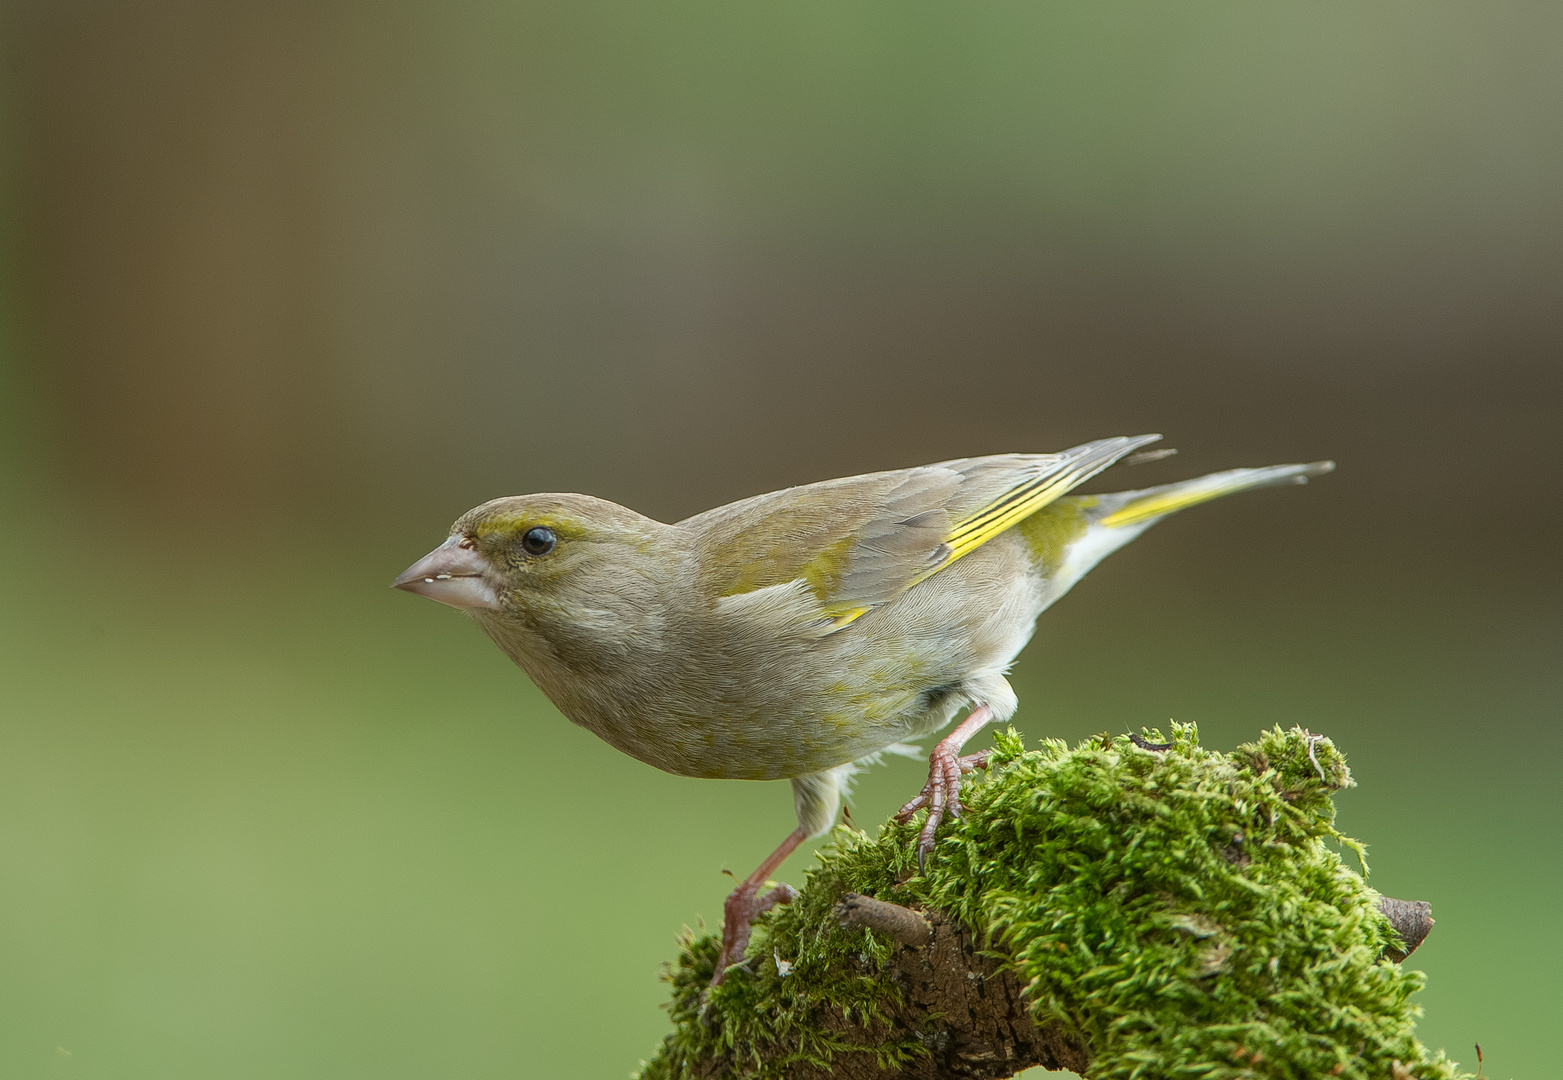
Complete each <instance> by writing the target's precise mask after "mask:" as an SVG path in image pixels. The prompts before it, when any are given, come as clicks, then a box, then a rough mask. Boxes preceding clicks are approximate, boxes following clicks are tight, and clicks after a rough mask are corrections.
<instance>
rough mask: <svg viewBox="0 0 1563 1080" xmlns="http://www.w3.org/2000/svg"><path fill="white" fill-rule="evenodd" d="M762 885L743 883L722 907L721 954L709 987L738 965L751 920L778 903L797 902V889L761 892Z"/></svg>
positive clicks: (785, 887) (745, 944) (719, 981)
mask: <svg viewBox="0 0 1563 1080" xmlns="http://www.w3.org/2000/svg"><path fill="white" fill-rule="evenodd" d="M764 887H765V883H764V882H758V881H745V882H744V883H743V884H742V885H740V886H738V888H736V889H734V890H733V891H732V892H731V893H730V894H729V895H728V897H727V903H725V904H723V905H722V955H721V956H719V957H717V959H716V971H714V972H713V973H712V974H711V985H712V986H719V985H721V982H722V978H723V976H725V975H726V974H727V968H728V965H729V964H737V963H740V962H741V961H742V960H743V958H744V953H745V951H747V950H748V948H749V931H750V930H751V929H753V927H754V920H756V919H758V918H759V917H760V916H761V915H764V914H765V913H766V912H767V911H769V910H771V908H773V907H775V906H776V905H777V904H790V903H792V902H793V900H795V899H797V896H798V890H797V889H794V888H793V887H792V886H791V885H787V884H782V885H778V886H776V887H775V888H774V889H771V890H770V891H769V892H766V893H763V894H762V893H761V892H760V890H761V889H762V888H764Z"/></svg>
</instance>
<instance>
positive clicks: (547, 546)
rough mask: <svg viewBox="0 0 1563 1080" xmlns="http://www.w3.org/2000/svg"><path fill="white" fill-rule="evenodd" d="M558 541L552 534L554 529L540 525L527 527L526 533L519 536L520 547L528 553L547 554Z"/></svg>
mask: <svg viewBox="0 0 1563 1080" xmlns="http://www.w3.org/2000/svg"><path fill="white" fill-rule="evenodd" d="M558 543H559V538H558V537H557V536H555V535H554V531H553V530H552V529H545V528H543V527H542V526H541V525H539V526H537V528H535V529H528V530H527V531H526V535H525V536H523V537H521V547H522V548H523V549H524V550H525V551H526V553H527V554H528V555H547V554H548V553H549V552H550V551H552V550H553V549H554V545H556V544H558Z"/></svg>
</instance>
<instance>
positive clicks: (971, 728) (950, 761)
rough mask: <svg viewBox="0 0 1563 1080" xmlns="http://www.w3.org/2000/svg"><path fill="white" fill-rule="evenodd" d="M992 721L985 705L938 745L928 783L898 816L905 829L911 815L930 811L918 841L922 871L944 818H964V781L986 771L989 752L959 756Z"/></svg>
mask: <svg viewBox="0 0 1563 1080" xmlns="http://www.w3.org/2000/svg"><path fill="white" fill-rule="evenodd" d="M991 719H993V710H992V709H991V708H989V707H988V706H986V705H979V706H978V707H977V708H975V709H973V710H972V711H971V715H970V716H968V717H966V719H964V720H962V721H961V722H960V725H959V726H958V727H956V729H955V730H954V731H952V732H950V734H949V735H947V736H946V737H945V738H943V739H941V740H939V745H938V746H935V747H934V748H933V752H932V753H930V754H929V755H928V782H927V783H926V784H924V785H923V790H922V792H921V793H919V794H918V796H917V798H915V799H913V800H912V801H911V802H909V803H907V804H906V805H905V806H903V807H901V812H900V813H898V814H897V815H896V816H895V819H896V820H897V821H899V822H901V823H902V824H903V825H904V824H906V822H908V821H910V820H912V815H913V814H915V813H917V811H919V810H921V809H922V808H923V807H925V806H926V807H927V808H928V820H927V821H925V822H924V823H923V831H922V833H921V834H920V835H919V836H918V837H917V869H918V870H919V871H920V870H922V868H923V863H924V862H926V861H927V859H928V853H929V852H930V851H932V850H933V841H934V836H935V834H937V833H938V831H939V822H941V821H943V820H944V815H945V814H946V813H948V814H949V815H950V816H951V817H960V816H961V798H960V795H961V777H962V776H964V775H965V774H966V773H969V772H971V771H972V770H974V769H984V768H987V765H988V752H987V751H983V752H982V753H980V754H970V755H968V756H966V757H961V756H960V754H961V747H963V746H965V745H966V743H967V741H968V740H970V739H971V737H972V736H973V735H975V734H977V732H978V731H979V730H981V728H982V725H984V724H986V723H987V722H988V721H989V720H991Z"/></svg>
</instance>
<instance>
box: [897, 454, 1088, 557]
mask: <svg viewBox="0 0 1563 1080" xmlns="http://www.w3.org/2000/svg"><path fill="white" fill-rule="evenodd" d="M1078 482H1079V470H1076V469H1070V470H1068V471H1066V472H1064V473H1063V474H1062V475H1058V476H1044V477H1038V478H1037V479H1035V480H1028V481H1027V482H1026V483H1024V484H1019V485H1016V486H1015V487H1013V488H1010V490H1008V491H1006V492H1005V493H1004V494H1003V495H1000V496H999V497H998V498H997V499H994V500H993V501H992V502H990V503H989V504H988V505H987V506H984V507H983V508H982V509H981V510H978V511H977V512H976V513H975V514H971V515H969V516H967V517H965V518H962V519H961V520H960V521H958V522H956V523H955V528H953V529H952V530H951V531H950V535H949V537H948V538H947V539H946V540H945V542H944V543H945V546H946V547H947V548H948V549H949V555H948V556H947V557H946V558H944V559H941V560H940V561H939V562H938V563H936V564H935V565H933V566H931V567H929V568H928V569H927V570H925V571H923V572H922V573H920V574H918V575H917V576H916V577H915V578H914V579H913V580H912V584H914V585H915V584H916V583H917V582H920V581H924V580H926V579H927V578H929V577H932V576H933V575H934V574H935V573H936V572H938V571H940V570H943V569H944V568H945V567H947V566H949V565H950V564H951V563H952V562H954V561H955V560H956V559H959V558H960V557H961V556H962V555H967V554H970V553H971V552H973V551H975V550H977V549H978V548H979V547H981V546H982V545H983V544H986V543H987V542H988V541H989V540H992V539H993V538H994V537H995V536H997V535H999V533H1001V532H1004V531H1005V530H1006V529H1008V528H1010V527H1011V526H1013V525H1015V524H1017V523H1019V522H1021V521H1024V520H1025V519H1026V518H1028V517H1030V516H1031V515H1032V514H1034V513H1036V512H1037V511H1038V510H1040V509H1042V508H1043V507H1044V506H1046V505H1047V504H1048V503H1050V502H1052V501H1053V500H1054V499H1056V498H1058V497H1059V496H1060V495H1062V494H1063V493H1064V492H1066V491H1068V490H1069V489H1070V488H1072V487H1073V486H1074V485H1075V484H1077V483H1078Z"/></svg>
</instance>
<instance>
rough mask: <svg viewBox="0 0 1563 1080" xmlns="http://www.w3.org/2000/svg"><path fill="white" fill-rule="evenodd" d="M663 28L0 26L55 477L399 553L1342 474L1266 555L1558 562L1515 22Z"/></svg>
mask: <svg viewBox="0 0 1563 1080" xmlns="http://www.w3.org/2000/svg"><path fill="white" fill-rule="evenodd" d="M682 10H683V12H684V14H683V16H682V17H681V18H675V19H665V20H663V21H661V22H653V21H652V20H651V19H650V18H648V17H647V15H646V14H645V13H644V12H640V13H637V12H636V11H634V10H628V9H616V8H614V7H612V6H608V7H600V6H595V5H580V6H574V5H552V6H549V5H525V4H511V5H485V4H479V3H470V4H458V5H433V4H427V3H415V2H412V0H400V2H395V3H389V4H376V5H370V4H355V3H346V2H336V3H288V2H275V0H267V2H263V3H250V4H209V3H197V2H193V0H144V2H140V3H135V4H129V3H115V2H104V0H94V2H86V0H53V2H50V3H46V4H44V3H31V4H29V3H19V4H13V5H12V6H11V10H10V13H9V25H10V30H9V32H8V34H7V36H8V38H9V39H10V45H9V47H8V48H7V53H8V55H9V66H10V74H9V79H10V81H11V82H12V84H13V90H14V94H13V95H12V98H13V107H14V113H13V118H12V129H13V136H14V140H15V145H16V148H17V154H16V157H15V165H14V168H13V181H14V184H13V186H14V199H13V213H14V214H15V220H16V225H15V226H14V228H13V234H14V235H15V236H16V238H17V246H16V255H17V267H16V271H15V274H14V277H15V279H16V280H17V281H18V282H20V290H19V293H18V297H19V300H18V302H17V305H16V306H17V311H18V314H19V323H20V327H21V340H22V341H23V343H24V345H23V348H22V349H21V350H20V355H19V357H18V363H19V365H20V367H21V368H22V371H23V376H24V377H23V379H22V385H23V386H25V387H27V388H29V392H30V393H31V395H32V397H31V398H30V399H29V400H28V401H27V406H28V408H29V410H30V411H31V413H32V415H33V416H34V417H36V418H38V422H37V423H35V424H34V425H33V428H32V430H33V432H34V433H35V434H36V436H37V440H38V441H37V444H36V446H35V453H36V455H37V457H38V459H39V460H40V461H42V462H43V463H44V467H45V468H46V469H48V470H49V474H50V476H51V477H52V478H53V479H54V480H55V481H57V482H58V483H59V484H60V485H62V487H64V488H66V489H68V490H71V491H78V492H86V493H90V494H91V495H92V496H93V497H97V498H104V499H108V500H111V501H112V502H113V503H114V505H116V506H119V507H123V508H125V510H126V512H129V513H132V514H138V515H145V516H146V517H147V518H148V519H149V520H151V521H162V520H168V519H178V520H185V521H189V520H195V521H203V522H207V523H219V524H220V525H222V526H224V527H226V526H228V525H238V526H241V527H243V528H254V527H255V526H256V524H257V523H264V522H269V521H285V520H286V521H296V520H302V521H305V522H309V521H312V520H318V519H323V518H338V517H348V518H351V517H352V516H354V515H361V514H365V513H368V514H370V515H371V516H372V517H374V518H375V519H377V520H378V519H382V518H384V519H387V520H389V519H396V520H398V521H406V522H408V523H409V525H410V523H411V521H412V520H413V519H420V520H421V519H422V518H423V516H424V515H428V522H427V525H428V528H429V529H432V530H434V531H435V532H437V531H438V530H439V529H440V528H442V527H443V525H444V522H445V520H446V519H448V518H450V517H453V516H454V515H455V514H456V513H458V512H459V511H460V510H462V509H463V508H465V507H466V506H467V505H469V504H472V503H475V502H477V501H480V500H481V499H484V498H488V497H492V496H495V495H499V494H505V493H514V492H520V491H527V490H559V489H564V490H586V491H591V492H593V493H596V494H601V495H604V496H607V497H611V498H615V499H618V500H621V501H624V502H626V503H629V504H632V505H634V506H636V507H637V508H639V509H641V510H643V511H646V512H648V513H651V514H653V515H656V516H660V517H664V518H677V517H679V516H682V515H684V514H687V513H691V512H695V511H697V510H699V509H701V508H703V507H705V506H707V505H711V504H715V503H717V502H720V501H725V500H727V499H731V498H735V497H739V496H742V495H744V494H748V493H753V492H756V491H759V490H764V489H767V488H770V487H776V486H783V485H786V484H791V483H797V482H804V481H808V480H813V479H820V478H824V477H828V476H833V475H842V474H847V473H852V472H858V471H864V470H869V469H876V468H886V467H896V466H902V465H911V464H916V463H920V462H923V461H927V460H933V459H937V458H941V457H948V456H953V455H957V454H969V453H977V452H989V451H1007V450H1030V451H1038V450H1051V449H1059V448H1062V447H1064V446H1067V445H1070V444H1073V443H1076V442H1080V441H1084V440H1086V439H1090V438H1095V437H1100V436H1105V435H1109V434H1118V433H1134V432H1140V431H1147V430H1149V431H1162V432H1164V433H1165V434H1166V435H1167V436H1168V439H1169V442H1168V445H1172V446H1176V447H1178V448H1179V449H1180V450H1181V451H1182V456H1181V457H1180V458H1178V459H1175V460H1174V461H1173V462H1171V463H1168V464H1165V465H1159V466H1155V467H1153V468H1147V469H1146V470H1144V473H1143V478H1142V477H1141V476H1140V475H1138V474H1136V475H1135V476H1134V477H1131V478H1130V479H1126V480H1125V479H1122V478H1114V482H1115V483H1121V484H1125V485H1130V486H1132V485H1134V484H1138V483H1149V482H1160V481H1162V480H1164V479H1170V478H1172V477H1174V476H1181V475H1187V474H1190V473H1192V472H1193V471H1196V470H1203V469H1213V468H1223V467H1230V466H1234V465H1249V464H1263V463H1269V462H1275V461H1288V460H1310V459H1317V458H1323V457H1333V458H1335V459H1337V460H1338V461H1339V462H1340V465H1341V471H1340V472H1339V473H1338V474H1337V475H1336V476H1334V477H1332V478H1330V480H1329V481H1328V482H1326V483H1324V484H1320V485H1318V488H1317V493H1316V494H1314V493H1310V496H1309V498H1310V501H1309V502H1308V504H1307V510H1306V514H1307V520H1306V521H1304V522H1302V523H1301V524H1298V523H1297V519H1298V517H1299V516H1300V512H1298V511H1297V508H1296V506H1291V507H1288V508H1287V510H1286V515H1287V516H1286V517H1285V518H1277V519H1275V520H1276V521H1282V520H1284V521H1286V522H1288V526H1287V527H1288V528H1290V527H1292V526H1293V525H1295V526H1296V528H1297V529H1298V530H1299V533H1298V535H1300V536H1302V537H1303V538H1305V539H1310V540H1312V541H1314V542H1333V539H1338V538H1340V537H1341V536H1342V535H1343V534H1349V536H1350V537H1351V538H1352V540H1353V542H1355V543H1360V544H1361V545H1363V546H1364V547H1372V546H1374V545H1380V546H1384V545H1388V547H1389V549H1391V550H1392V551H1394V550H1403V549H1404V547H1405V545H1407V544H1410V545H1411V547H1412V548H1425V549H1427V550H1434V549H1437V550H1444V549H1448V550H1449V551H1450V552H1452V553H1455V554H1457V556H1459V557H1470V558H1472V559H1473V561H1490V560H1491V559H1492V558H1493V557H1494V556H1495V555H1496V556H1497V557H1499V558H1500V559H1507V558H1518V559H1522V560H1527V561H1528V560H1529V559H1530V558H1531V557H1546V556H1547V553H1548V552H1550V551H1551V550H1553V549H1554V548H1555V537H1556V530H1557V528H1558V525H1559V512H1558V508H1559V500H1558V498H1557V491H1558V487H1559V481H1560V479H1563V475H1560V473H1563V469H1560V455H1559V454H1558V452H1557V448H1556V440H1555V438H1554V437H1553V432H1554V429H1555V428H1556V426H1557V420H1558V406H1559V402H1560V400H1563V395H1560V391H1563V365H1560V363H1559V355H1560V345H1563V306H1560V295H1563V293H1560V286H1563V203H1560V200H1559V199H1558V196H1557V193H1558V191H1559V190H1560V183H1559V181H1560V179H1563V177H1560V172H1563V170H1560V165H1563V134H1560V133H1563V128H1560V127H1559V125H1558V124H1557V123H1556V120H1557V116H1558V106H1559V104H1560V86H1563V65H1560V64H1559V63H1558V62H1557V61H1558V60H1559V56H1558V47H1557V40H1558V39H1557V35H1556V34H1555V33H1550V31H1555V30H1556V27H1557V22H1558V15H1557V10H1556V9H1555V8H1553V9H1548V8H1546V7H1535V8H1525V7H1520V6H1512V7H1504V8H1502V9H1501V10H1498V11H1497V12H1496V14H1490V15H1488V16H1485V17H1478V16H1476V15H1474V14H1472V13H1471V12H1469V11H1467V10H1465V9H1461V8H1456V7H1452V6H1449V7H1438V8H1436V11H1434V10H1433V9H1429V11H1428V13H1427V15H1426V17H1425V18H1424V19H1421V20H1420V21H1419V23H1418V25H1416V26H1415V27H1414V28H1413V30H1412V32H1411V33H1410V34H1409V36H1408V34H1407V23H1406V21H1404V20H1402V19H1398V18H1395V17H1392V16H1390V15H1386V14H1385V13H1384V12H1379V13H1377V14H1375V13H1368V12H1355V13H1351V14H1350V15H1349V16H1348V15H1347V14H1345V13H1343V12H1336V13H1335V16H1334V17H1325V16H1320V15H1319V14H1316V13H1315V14H1309V13H1307V12H1306V11H1304V10H1303V9H1301V8H1298V9H1295V10H1291V11H1289V13H1285V14H1280V15H1277V16H1276V18H1275V19H1274V20H1272V22H1271V23H1267V24H1261V23H1260V22H1258V21H1256V19H1255V18H1254V17H1252V16H1248V15H1243V14H1240V13H1238V12H1236V11H1233V10H1218V9H1213V8H1197V9H1191V10H1189V11H1186V12H1181V13H1174V12H1166V13H1162V14H1159V15H1148V16H1147V17H1146V18H1145V19H1143V20H1142V21H1140V22H1139V23H1137V24H1134V25H1127V24H1119V23H1115V22H1114V21H1113V20H1112V19H1110V18H1106V17H1103V16H1100V15H1098V16H1091V15H1086V14H1083V13H1080V14H1075V15H1064V14H1055V15H1053V16H1046V15H1043V14H1036V13H1033V14H1032V15H1020V14H1017V13H1014V12H1011V13H1010V14H1009V15H1008V16H1006V17H1005V18H1008V19H1011V20H1018V21H1019V22H1023V23H1025V24H1026V25H1027V26H1029V27H1031V28H1032V29H1034V30H1036V31H1037V33H1036V34H1035V35H1033V36H1031V37H1026V36H1025V35H1023V34H1021V35H1017V34H1016V33H1014V27H1013V26H1011V25H1008V24H1006V23H1005V22H1004V19H1001V18H999V17H998V16H990V17H988V18H986V19H985V20H984V19H978V20H968V21H965V22H959V21H957V20H955V19H954V18H953V17H952V16H950V15H949V14H948V13H946V14H940V13H939V12H937V11H935V10H933V9H924V8H918V9H915V10H911V11H905V12H901V11H892V10H890V9H884V10H877V9H876V10H875V12H874V13H870V12H869V10H868V9H864V10H862V11H859V12H858V13H857V14H855V15H851V16H849V15H847V14H845V13H838V14H837V15H835V16H829V15H828V14H826V13H824V9H817V10H816V9H812V8H811V9H810V11H811V12H814V15H813V16H811V17H812V18H817V19H818V20H819V21H818V22H815V23H810V22H809V21H808V20H807V19H805V18H803V17H801V16H800V17H798V18H797V19H796V20H795V25H793V26H792V28H791V30H790V32H776V33H770V32H764V33H762V32H760V30H761V28H760V27H759V26H758V25H757V24H755V23H752V22H746V21H745V20H746V19H750V18H752V16H746V15H744V14H742V13H735V12H730V11H726V10H725V9H721V8H718V7H714V6H708V7H692V8H686V9H682ZM1049 18H1052V19H1054V20H1055V21H1057V22H1059V23H1061V24H1065V25H1064V26H1063V29H1065V30H1067V31H1068V32H1069V34H1070V35H1072V36H1071V38H1070V40H1071V41H1072V45H1070V46H1068V47H1067V48H1066V47H1065V46H1064V45H1063V44H1058V43H1054V42H1053V41H1052V40H1051V39H1050V37H1049V35H1048V34H1047V33H1046V31H1047V30H1048V28H1049V26H1048V23H1047V20H1048V19H1049ZM1237 35H1242V41H1243V46H1242V49H1241V50H1237V51H1234V50H1233V49H1231V48H1230V45H1231V43H1232V42H1233V41H1234V40H1236V36H1237ZM1082 42H1084V44H1082ZM876 43H878V44H877V45H876ZM1473 500H1475V505H1474V507H1473ZM1261 512H1262V511H1261ZM1245 518H1246V515H1243V514H1234V515H1232V517H1231V519H1230V520H1231V521H1234V522H1235V521H1240V520H1244V519H1245ZM1273 524H1274V523H1272V525H1271V527H1272V528H1273Z"/></svg>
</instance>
